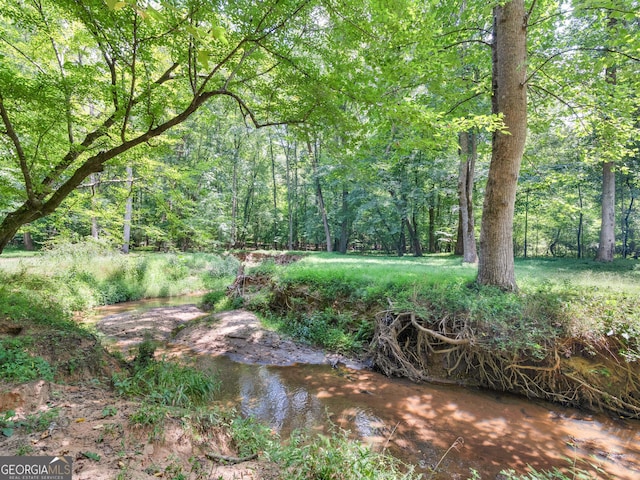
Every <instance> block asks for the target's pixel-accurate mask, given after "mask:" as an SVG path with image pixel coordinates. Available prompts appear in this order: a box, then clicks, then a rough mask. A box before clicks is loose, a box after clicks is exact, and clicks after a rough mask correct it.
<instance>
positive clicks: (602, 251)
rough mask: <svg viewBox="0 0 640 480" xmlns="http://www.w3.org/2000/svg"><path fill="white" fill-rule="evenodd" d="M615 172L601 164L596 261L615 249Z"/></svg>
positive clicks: (611, 70)
mask: <svg viewBox="0 0 640 480" xmlns="http://www.w3.org/2000/svg"><path fill="white" fill-rule="evenodd" d="M615 23H616V22H615V19H612V18H610V19H609V27H610V28H613V27H614V26H615ZM605 75H606V81H607V83H610V84H611V85H615V84H616V83H617V79H616V77H617V69H616V67H615V65H614V66H611V67H607V69H606V73H605ZM615 226H616V173H615V169H614V163H613V162H604V163H603V164H602V217H601V220H600V243H599V244H598V253H597V255H596V261H598V262H613V255H614V253H615V251H616V235H615Z"/></svg>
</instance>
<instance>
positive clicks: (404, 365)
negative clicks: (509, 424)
mask: <svg viewBox="0 0 640 480" xmlns="http://www.w3.org/2000/svg"><path fill="white" fill-rule="evenodd" d="M573 342H574V343H575V340H574V341H573ZM572 347H573V348H569V347H568V346H567V345H561V344H559V343H558V344H553V343H552V344H550V345H548V346H547V350H548V351H550V353H548V354H547V355H546V357H545V358H543V359H535V358H532V357H531V356H528V355H526V354H524V353H523V352H519V351H504V350H500V349H497V348H496V347H495V346H493V347H492V345H491V344H490V343H485V344H483V343H482V342H479V341H478V340H477V338H476V336H475V334H474V331H473V328H472V326H471V322H470V320H469V319H468V318H463V317H461V318H451V317H446V318H443V319H440V320H433V319H432V320H429V321H427V320H425V319H421V318H419V317H418V316H417V315H416V313H415V312H401V313H397V312H394V311H393V306H391V307H390V309H389V310H387V311H384V312H382V313H381V314H380V315H379V317H378V319H377V321H376V330H375V334H374V339H373V343H372V351H373V352H374V362H375V365H376V366H377V368H379V369H380V370H381V371H382V372H383V373H385V374H386V375H388V376H401V377H407V378H410V379H411V380H413V381H416V382H435V383H457V384H468V385H481V386H485V387H488V388H492V389H495V390H501V391H508V392H513V393H519V394H522V395H526V396H527V397H531V398H542V399H546V400H551V401H556V402H560V403H563V404H566V405H572V406H578V407H582V408H588V409H590V410H595V411H601V410H608V411H612V412H615V413H617V414H619V415H623V416H626V417H632V418H640V392H639V391H638V388H637V386H638V385H640V371H639V370H638V369H637V368H635V369H634V368H632V365H630V364H629V363H628V362H625V361H624V360H623V359H621V358H620V357H618V356H617V355H615V354H614V353H613V351H612V350H614V351H615V348H613V349H612V348H609V347H608V346H607V345H604V346H602V345H601V346H600V348H598V349H597V351H596V350H595V349H594V346H593V345H581V344H574V345H572ZM582 350H585V351H587V352H588V354H584V355H583V354H582ZM561 352H562V354H561Z"/></svg>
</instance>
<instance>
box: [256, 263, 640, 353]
mask: <svg viewBox="0 0 640 480" xmlns="http://www.w3.org/2000/svg"><path fill="white" fill-rule="evenodd" d="M249 273H254V274H255V273H258V274H261V275H268V276H269V277H270V278H271V283H269V284H268V285H267V288H262V289H261V290H260V291H259V292H257V293H253V294H251V295H250V296H248V297H247V302H246V303H247V306H248V307H249V308H252V309H254V310H256V311H259V312H261V313H262V314H263V317H264V318H265V319H266V321H267V322H268V323H269V324H270V326H271V327H273V328H276V329H278V330H280V331H283V332H285V333H288V334H290V335H292V336H294V337H296V338H299V339H301V340H303V341H306V342H309V343H314V344H318V345H321V346H324V347H326V348H329V349H332V350H339V351H355V350H358V348H360V346H362V345H366V343H367V339H368V336H369V337H370V335H371V333H372V328H367V322H364V320H365V319H368V321H369V325H370V324H371V320H372V318H373V317H375V315H376V313H379V312H380V311H383V310H386V309H388V308H391V310H393V311H394V312H395V313H400V312H402V311H415V312H416V313H417V314H418V315H419V316H420V317H421V318H423V319H425V320H434V321H436V320H438V319H442V318H445V317H451V316H458V317H461V318H462V317H464V318H469V319H470V320H471V321H473V322H474V325H476V326H477V329H476V331H477V332H480V333H481V334H480V336H479V340H480V341H481V342H483V343H485V344H486V347H487V348H494V349H498V350H504V351H521V352H526V353H528V354H529V355H531V356H532V357H534V358H542V357H544V356H545V355H546V352H545V347H546V346H547V345H549V344H551V343H552V342H553V341H554V339H556V338H559V337H562V336H565V337H566V336H579V337H588V338H591V339H593V338H594V337H604V336H611V335H616V336H617V338H618V339H619V341H620V342H621V343H622V344H623V347H624V348H623V349H622V350H621V353H622V354H623V355H624V356H625V357H626V358H627V359H628V360H633V361H635V360H638V359H640V348H639V347H638V342H637V339H638V338H640V308H638V304H639V302H638V294H640V263H639V262H637V261H635V260H627V261H623V260H616V261H615V262H613V263H612V264H602V263H597V262H594V261H589V260H572V259H535V260H518V261H517V262H516V275H517V280H518V284H519V286H520V291H519V292H518V293H516V294H512V293H504V292H502V291H500V290H498V289H495V288H491V287H481V286H478V285H476V284H474V282H473V280H474V279H475V276H476V267H474V266H470V265H463V264H462V262H461V259H460V257H455V256H452V255H427V256H425V257H421V258H414V257H401V258H399V257H378V256H377V257H367V256H361V255H346V256H345V255H338V254H327V253H314V254H309V255H305V256H304V257H303V258H302V259H301V260H300V261H298V262H295V263H292V264H289V265H285V266H280V265H275V264H274V263H273V262H270V263H266V264H263V265H261V266H258V267H256V269H255V270H253V271H250V272H249ZM283 299H284V300H283ZM283 304H286V305H283Z"/></svg>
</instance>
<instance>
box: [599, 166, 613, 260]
mask: <svg viewBox="0 0 640 480" xmlns="http://www.w3.org/2000/svg"><path fill="white" fill-rule="evenodd" d="M613 165H614V164H613V162H605V163H603V164H602V219H601V223H600V244H599V245H598V254H597V255H596V260H597V261H598V262H612V261H613V254H614V252H615V249H616V237H615V226H616V174H615V172H614V170H613Z"/></svg>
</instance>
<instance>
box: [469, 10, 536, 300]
mask: <svg viewBox="0 0 640 480" xmlns="http://www.w3.org/2000/svg"><path fill="white" fill-rule="evenodd" d="M526 21H527V18H526V13H525V8H524V0H511V1H510V2H508V3H506V4H504V5H499V6H496V7H495V8H494V43H493V97H492V105H493V112H494V113H496V114H502V115H503V119H504V124H505V130H506V131H505V132H503V131H496V132H495V133H494V134H493V145H492V153H491V164H490V166H489V176H488V179H487V187H486V193H485V199H484V205H483V214H482V226H481V231H480V261H479V265H478V283H480V284H481V285H494V286H497V287H500V288H502V289H504V290H508V291H514V290H516V289H517V285H516V278H515V265H514V258H513V215H514V207H515V197H516V187H517V184H518V174H519V171H520V164H521V162H522V154H523V152H524V146H525V141H526V133H527V94H526V85H525V79H526V59H527V49H526V39H527V35H526V32H527V31H526Z"/></svg>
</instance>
